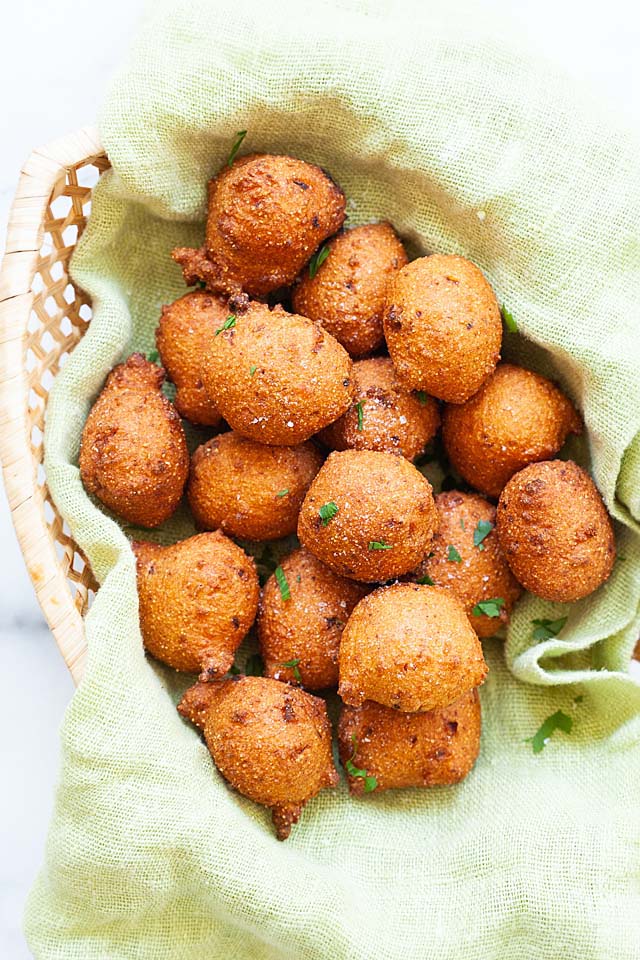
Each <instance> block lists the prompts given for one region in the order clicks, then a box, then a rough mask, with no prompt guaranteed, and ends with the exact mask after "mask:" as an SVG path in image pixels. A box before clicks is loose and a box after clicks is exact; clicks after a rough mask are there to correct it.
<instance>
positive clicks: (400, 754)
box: [338, 690, 481, 796]
mask: <svg viewBox="0 0 640 960" xmlns="http://www.w3.org/2000/svg"><path fill="white" fill-rule="evenodd" d="M480 729H481V712H480V697H479V696H478V691H477V690H469V691H468V692H467V693H463V694H462V696H461V697H458V699H457V700H454V702H453V703H451V704H449V705H448V706H446V707H441V708H440V709H438V710H430V711H427V712H426V713H399V712H398V711H397V710H391V709H390V708H389V707H383V706H381V705H380V704H379V703H374V702H373V701H372V700H367V701H366V703H363V704H362V706H361V707H348V706H343V708H342V712H341V714H340V721H339V723H338V744H339V747H340V760H341V762H342V765H343V766H344V767H347V780H348V783H349V792H350V793H351V794H353V795H355V796H362V795H363V794H364V793H365V778H364V777H363V776H352V775H351V774H350V773H349V769H348V765H349V766H350V764H349V761H351V764H353V767H355V768H356V769H357V770H360V771H363V772H364V771H366V774H367V776H369V777H375V779H376V786H375V792H376V793H378V792H379V791H380V790H390V789H392V788H394V787H437V786H444V785H447V784H452V783H459V782H460V780H464V778H465V777H466V776H467V774H468V773H469V772H470V771H471V769H472V767H473V765H474V763H475V762H476V760H477V758H478V753H479V751H480ZM352 769H353V768H352Z"/></svg>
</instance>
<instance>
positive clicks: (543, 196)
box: [26, 0, 640, 960]
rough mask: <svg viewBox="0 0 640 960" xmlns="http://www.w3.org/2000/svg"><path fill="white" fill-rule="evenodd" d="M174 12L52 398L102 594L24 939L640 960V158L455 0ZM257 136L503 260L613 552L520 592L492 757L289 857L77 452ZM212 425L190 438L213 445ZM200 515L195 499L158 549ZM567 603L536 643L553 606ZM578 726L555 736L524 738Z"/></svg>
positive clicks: (162, 6)
mask: <svg viewBox="0 0 640 960" xmlns="http://www.w3.org/2000/svg"><path fill="white" fill-rule="evenodd" d="M441 6H442V5H438V6H437V7H436V6H435V5H433V4H430V3H424V4H413V3H407V4H404V5H397V4H391V3H386V2H385V3H380V4H376V5H373V4H366V3H358V2H351V3H349V2H347V0H343V2H334V3H331V4H329V3H325V2H323V0H315V2H310V0H299V2H297V3H295V4H294V3H292V2H290V0H281V2H280V3H278V4H275V5H268V6H267V5H263V6H262V7H261V8H258V7H257V6H256V4H255V3H254V2H249V0H234V3H233V4H232V5H231V6H229V5H226V4H223V3H221V2H219V0H214V2H206V3H205V2H200V3H197V2H190V3H186V2H177V3H175V2H173V3H168V2H167V0H161V2H158V3H156V4H154V5H153V7H152V8H151V9H150V10H149V11H148V13H147V15H146V17H145V20H144V22H143V24H142V27H141V31H140V35H139V37H138V39H137V40H136V42H135V44H134V46H133V49H132V52H131V54H130V56H129V58H128V59H127V61H126V63H125V64H124V66H123V67H122V69H121V70H120V72H119V74H118V76H117V77H116V78H115V80H114V82H113V84H112V86H111V88H110V90H109V93H108V97H107V101H106V104H105V108H104V111H103V115H102V136H103V139H104V144H105V146H106V149H107V151H108V154H109V156H110V159H111V161H112V164H113V169H112V170H111V171H110V172H108V173H107V174H105V175H104V176H103V177H102V179H101V182H100V184H99V186H98V188H97V189H96V191H95V194H94V202H93V211H92V216H91V220H90V223H89V226H88V228H87V230H86V232H85V234H84V236H83V238H82V240H81V242H80V244H79V247H78V250H77V252H76V254H75V256H74V259H73V276H74V279H75V281H76V282H77V283H78V284H80V286H82V287H83V288H84V289H85V290H87V291H88V293H89V294H90V296H91V298H92V300H93V304H94V318H93V320H92V322H91V325H90V328H89V331H88V333H87V335H86V336H85V338H84V339H83V341H82V342H81V343H80V344H79V345H78V347H76V349H75V350H74V352H73V354H72V355H71V357H70V358H69V360H68V362H67V364H66V365H65V367H64V369H63V371H62V373H61V374H60V375H59V377H58V378H57V380H56V383H55V384H54V387H53V389H52V392H51V396H50V400H49V406H48V411H47V427H46V469H47V475H48V479H49V485H50V488H51V491H52V494H53V496H54V498H55V500H56V503H57V505H58V507H59V509H60V511H61V513H62V514H63V516H64V517H65V519H66V520H67V522H68V523H69V525H70V527H71V530H72V532H73V535H74V537H75V539H76V540H77V542H78V543H79V544H80V545H81V546H82V548H83V549H84V551H85V552H86V554H87V556H88V557H89V559H90V562H91V566H92V568H93V570H94V572H95V574H96V576H97V578H98V579H99V581H100V582H101V584H102V586H101V589H100V591H99V593H98V595H97V597H96V599H95V601H94V603H93V606H92V608H91V610H90V612H89V614H88V616H87V618H86V635H87V642H88V646H89V657H88V665H87V672H86V676H85V679H84V680H83V682H82V684H81V686H80V688H79V689H78V691H77V693H76V695H75V697H74V699H73V701H72V703H71V705H70V706H69V709H68V711H67V714H66V717H65V720H64V724H63V728H62V771H61V778H60V785H59V788H58V791H57V798H56V805H55V812H54V817H53V821H52V825H51V829H50V834H49V840H48V844H47V851H46V860H45V865H44V868H43V870H42V872H41V874H40V876H39V878H38V880H37V883H36V885H35V887H34V889H33V891H32V893H31V896H30V899H29V903H28V908H27V915H26V932H27V937H28V940H29V943H30V945H31V947H32V950H33V952H34V955H35V956H36V958H60V960H94V958H96V960H98V958H99V960H107V958H108V960H132V958H141V960H165V958H166V960H169V958H170V960H203V958H221V960H234V958H238V960H281V958H282V960H285V958H287V960H327V958H331V960H341V958H342V960H347V958H348V960H369V958H371V960H373V958H376V960H380V958H384V960H408V958H409V960H413V958H415V960H460V958H462V957H467V958H469V960H532V958H540V960H557V958H559V957H562V958H563V960H635V958H637V957H638V955H639V954H640V843H639V841H640V822H639V818H638V802H639V798H640V684H639V682H638V680H637V679H634V678H633V677H632V676H631V675H630V674H629V673H628V668H629V658H630V654H631V651H632V648H633V646H634V643H635V640H636V638H637V635H638V630H639V625H640V612H639V610H640V532H639V531H640V527H639V521H640V320H639V307H640V256H639V246H640V244H639V240H638V232H637V230H638V224H639V223H640V187H639V183H640V178H639V177H638V172H639V163H638V151H637V146H636V145H635V144H634V143H633V142H631V140H630V139H629V138H628V137H627V136H626V134H625V133H624V132H623V131H620V130H618V129H617V128H615V127H614V126H613V125H612V123H611V122H610V121H609V120H608V119H607V118H603V117H602V116H599V115H598V114H597V111H596V110H595V109H594V108H592V107H590V106H589V105H587V104H585V103H583V102H582V101H581V100H580V97H579V95H578V94H577V93H576V92H575V91H574V90H572V89H571V88H570V87H569V86H568V85H567V84H566V83H565V82H564V81H563V80H562V79H561V78H559V77H557V76H556V75H555V74H554V72H553V71H552V70H551V69H550V68H549V66H548V65H546V64H540V63H537V62H535V61H533V60H531V59H530V58H528V57H527V55H526V54H524V53H522V52H519V51H516V50H512V49H504V48H503V47H501V46H500V45H499V44H498V43H497V42H495V41H494V40H492V39H491V37H490V36H487V35H486V34H487V30H486V29H485V30H483V27H482V24H480V25H478V24H477V23H476V24H475V25H474V15H473V12H472V11H471V10H470V9H467V8H465V7H464V5H462V6H460V5H456V8H455V10H443V9H441ZM240 129H247V130H248V134H247V138H246V140H245V142H244V144H243V147H242V150H243V152H247V151H249V150H258V151H271V152H282V153H292V154H294V155H296V156H299V157H302V158H304V159H308V160H311V161H314V162H317V163H319V164H321V165H323V166H325V167H327V168H328V169H329V170H330V171H331V173H332V174H333V176H335V178H336V179H337V180H338V181H339V182H340V183H341V185H342V186H343V187H344V189H345V191H346V193H347V196H348V198H349V206H348V211H349V218H350V222H351V223H354V224H355V223H361V222H367V221H369V220H372V219H383V218H386V219H389V220H391V221H392V222H393V223H394V224H395V225H396V227H397V228H398V229H399V231H400V232H401V234H402V236H403V238H404V239H405V240H406V242H407V244H408V247H409V249H410V252H411V253H412V255H414V256H415V255H419V254H420V253H424V252H427V251H441V252H456V253H461V254H464V255H465V256H468V257H470V258H471V259H472V260H474V261H475V262H476V263H478V265H479V266H480V267H481V268H482V269H483V270H484V272H485V273H486V275H487V276H488V278H489V280H490V281H491V283H492V284H493V286H494V288H495V290H496V292H497V294H498V297H499V298H500V300H501V301H504V302H505V303H506V304H507V306H508V308H509V309H510V311H511V312H512V313H513V315H514V317H515V318H516V320H517V322H518V324H519V329H520V332H519V333H517V334H506V335H505V345H504V351H503V353H504V356H505V357H506V358H509V359H515V360H516V361H518V362H521V363H523V364H525V365H530V366H531V367H533V368H535V369H537V370H539V371H540V372H542V373H545V374H549V375H553V376H554V377H556V378H557V379H558V380H559V381H560V383H561V384H562V385H563V387H564V388H565V389H566V390H567V391H568V393H569V394H570V395H571V396H572V398H573V399H574V400H575V402H576V403H577V405H578V406H579V408H580V410H581V412H582V414H583V416H584V418H585V421H586V424H587V427H588V430H587V435H586V441H585V442H583V443H582V444H578V445H577V446H576V447H575V451H574V454H575V456H576V457H577V458H578V459H580V460H581V461H582V462H584V463H586V464H588V465H589V466H590V468H591V469H592V472H593V475H594V477H595V479H596V481H597V483H598V486H599V488H600V490H601V491H602V494H603V496H604V498H605V500H606V503H607V506H608V507H609V509H610V511H611V512H612V514H613V515H614V517H615V518H616V535H617V542H618V548H619V553H620V559H619V560H618V561H617V562H616V565H615V569H614V572H613V574H612V577H611V579H610V581H609V582H608V583H607V584H606V586H605V587H603V588H602V589H600V590H599V591H597V592H596V593H595V594H594V595H593V596H592V597H589V598H587V599H586V600H584V601H582V602H580V603H578V604H576V605H574V606H573V607H571V608H569V609H564V608H563V607H561V606H558V605H553V604H549V603H545V602H543V601H540V600H537V599H534V598H532V597H527V598H524V599H523V601H522V602H521V603H520V605H519V607H518V609H517V612H516V614H515V616H514V617H513V621H512V624H511V626H510V628H509V635H508V638H507V641H506V647H505V645H504V643H503V642H502V641H499V640H491V641H488V642H486V644H485V649H486V654H487V659H488V661H489V664H490V674H489V679H488V681H487V683H486V684H485V686H484V687H483V688H482V691H481V695H482V704H483V713H484V730H483V742H482V751H481V756H480V759H479V760H478V763H477V766H476V768H475V770H474V771H473V773H472V774H471V775H470V776H469V778H468V779H467V780H466V781H465V782H464V783H462V784H460V785H459V786H457V787H454V788H437V789H432V790H422V791H419V790H407V791H404V792H392V793H388V794H380V795H376V794H375V793H373V794H370V795H368V796H367V797H366V798H365V799H360V800H351V799H349V797H348V795H347V792H346V787H345V784H344V782H342V783H341V785H340V787H339V788H338V789H336V790H333V791H324V792H323V793H322V794H321V795H320V796H319V797H318V798H317V799H316V800H314V801H313V802H312V803H311V804H309V806H308V807H307V808H306V809H305V811H304V813H303V817H302V820H301V822H300V824H299V825H298V826H297V827H296V828H295V829H294V830H293V833H292V836H291V838H290V840H288V841H287V842H286V843H285V844H280V843H278V842H277V841H276V840H275V838H274V835H273V831H272V829H271V826H270V823H269V816H268V814H267V812H266V811H264V810H263V809H262V808H260V807H257V806H255V805H254V804H252V803H250V802H249V801H247V800H245V799H244V798H242V797H240V796H238V795H237V794H234V793H233V792H231V791H230V790H229V789H228V788H227V787H226V786H225V785H224V783H223V782H222V780H221V778H220V776H219V775H218V774H217V772H216V771H215V769H214V768H213V765H212V763H211V760H210V758H209V755H208V753H207V751H206V749H205V747H204V745H203V744H202V742H201V740H200V739H199V737H198V735H197V733H196V732H195V730H194V729H193V728H191V727H190V726H188V725H187V724H185V723H184V722H183V721H182V720H181V719H180V717H179V716H178V714H177V713H176V711H175V706H174V704H175V702H176V700H177V698H178V697H179V695H180V691H181V690H182V689H184V687H185V686H186V685H187V681H186V680H185V678H180V677H177V676H176V675H175V674H172V673H171V672H170V671H168V670H165V669H164V668H162V667H161V666H159V665H154V664H152V663H150V662H148V661H147V660H146V659H145V656H144V653H143V650H142V643H141V638H140V633H139V628H138V619H137V595H136V589H135V565H134V558H133V555H132V553H131V551H130V549H129V545H128V540H127V534H130V533H131V531H130V530H125V531H123V530H122V529H121V528H120V527H119V526H118V524H117V523H116V522H114V520H113V519H111V518H109V517H108V516H107V515H106V514H105V513H104V512H102V511H101V510H100V509H99V508H98V506H96V505H95V504H94V503H92V502H91V501H90V500H89V498H88V497H87V496H86V495H85V493H84V491H83V488H82V485H81V483H80V479H79V474H78V468H77V455H78V447H79V438H80V434H81V430H82V426H83V423H84V420H85V417H86V414H87V412H88V410H89V408H90V405H91V403H92V401H93V399H94V398H95V396H96V394H97V392H98V391H99V389H100V387H101V385H102V383H103V380H104V378H105V375H106V373H107V372H108V370H109V369H110V367H111V366H112V365H113V364H114V363H116V362H117V361H119V360H121V359H122V358H123V357H125V356H126V355H127V354H128V353H129V352H130V351H131V350H132V349H134V348H136V349H142V350H149V349H151V348H152V347H153V332H154V328H155V326H156V323H157V320H158V315H159V310H160V306H161V304H162V303H164V302H169V301H170V300H171V299H173V298H175V297H176V296H178V295H180V293H181V292H183V291H184V286H183V283H182V280H181V277H180V272H179V270H178V268H177V267H176V266H175V265H174V264H173V263H172V262H171V260H170V257H169V252H170V250H171V248H172V247H173V246H175V245H182V244H199V243H200V242H201V237H202V232H203V217H204V210H205V187H206V181H207V178H208V177H209V176H210V175H211V174H213V173H214V172H215V171H216V170H218V169H219V168H220V166H221V165H222V164H223V163H224V161H225V158H226V156H227V154H228V151H229V149H230V146H231V144H232V142H233V140H234V136H235V133H236V131H238V130H240ZM203 436H206V433H204V432H202V431H197V430H194V431H193V432H192V436H191V442H192V443H195V442H197V441H198V438H201V437H203ZM192 530H193V527H192V526H191V522H190V520H189V517H188V515H187V512H186V510H184V509H181V510H180V511H179V512H178V514H177V515H176V516H175V517H174V518H172V520H171V521H169V523H167V525H166V526H165V528H163V529H162V530H161V531H159V532H157V533H155V534H153V535H152V536H154V537H156V538H160V539H162V540H164V541H166V542H169V541H172V540H174V539H176V538H177V537H179V536H185V535H188V534H189V533H190V532H191V531H192ZM567 613H568V615H569V619H568V622H567V625H566V627H565V629H564V630H563V631H562V633H561V635H560V636H559V637H557V638H552V639H549V640H547V641H544V642H542V643H535V642H534V641H533V639H532V630H533V628H532V624H531V620H532V619H533V618H536V617H538V618H539V617H549V618H551V619H556V618H557V617H559V616H564V615H566V614H567ZM556 710H563V711H564V712H565V713H567V714H568V715H570V716H571V717H572V718H573V730H572V732H571V734H570V735H566V734H563V733H560V732H558V733H556V734H555V735H554V737H553V738H552V740H551V741H550V743H549V744H548V745H547V747H546V748H545V749H544V750H543V751H542V753H540V754H537V755H534V753H533V751H532V748H531V744H530V743H528V742H526V740H527V738H530V737H531V736H532V735H533V734H534V733H535V731H536V729H537V728H538V727H539V725H540V724H541V723H542V721H543V720H544V719H545V718H546V717H547V716H549V715H550V714H552V713H554V712H555V711H556Z"/></svg>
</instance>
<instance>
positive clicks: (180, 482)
mask: <svg viewBox="0 0 640 960" xmlns="http://www.w3.org/2000/svg"><path fill="white" fill-rule="evenodd" d="M163 381H164V370H162V369H161V368H160V367H157V366H156V365H155V364H154V363H150V362H149V361H148V360H147V359H146V358H145V357H144V356H143V355H142V354H141V353H132V354H131V356H130V357H129V359H128V360H127V361H126V363H120V364H118V366H117V367H114V368H113V370H112V371H111V373H110V374H109V376H108V377H107V381H106V383H105V385H104V387H103V388H102V392H101V393H100V396H99V397H98V399H97V400H96V402H95V403H94V405H93V407H92V408H91V411H90V413H89V416H88V417H87V421H86V423H85V425H84V429H83V431H82V441H81V444H80V476H81V478H82V482H83V484H84V486H85V488H86V489H87V490H88V492H89V493H92V494H93V495H94V496H96V497H97V498H98V499H99V500H101V501H102V503H104V504H105V506H107V507H108V508H109V509H110V510H113V512H114V513H115V514H117V515H118V516H119V517H121V518H122V519H123V520H127V521H128V522H129V523H133V524H136V525H137V526H140V527H157V526H158V525H159V524H161V523H163V522H164V521H165V520H166V519H167V518H168V517H170V516H171V514H172V513H173V511H174V510H175V509H176V507H177V506H178V503H179V502H180V498H181V496H182V491H183V488H184V485H185V482H186V479H187V474H188V472H189V453H188V451H187V442H186V440H185V436H184V430H183V428H182V424H181V422H180V417H179V416H178V414H177V413H176V411H175V408H174V407H173V405H172V404H171V403H170V402H169V401H168V400H167V398H166V397H165V396H164V395H163V394H162V383H163Z"/></svg>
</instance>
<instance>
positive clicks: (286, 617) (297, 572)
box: [258, 548, 367, 690]
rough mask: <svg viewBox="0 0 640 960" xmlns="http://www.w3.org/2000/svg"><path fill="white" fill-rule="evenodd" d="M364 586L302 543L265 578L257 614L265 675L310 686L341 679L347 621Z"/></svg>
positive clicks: (331, 684)
mask: <svg viewBox="0 0 640 960" xmlns="http://www.w3.org/2000/svg"><path fill="white" fill-rule="evenodd" d="M366 592H367V589H366V587H363V586H361V585H360V584H358V583H354V582H353V580H347V579H345V578H344V577H337V576H336V575H335V573H332V572H331V570H329V568H328V567H326V566H325V565H324V564H323V563H320V561H319V560H317V559H316V557H314V556H313V554H312V553H309V551H308V550H305V549H304V548H303V549H301V550H296V551H295V553H292V554H290V555H289V556H288V557H287V558H286V559H285V560H283V561H282V564H281V565H280V568H279V572H278V574H277V575H276V574H274V575H273V576H271V577H270V578H269V580H267V583H266V584H265V587H264V590H263V591H262V598H261V600H260V610H259V613H258V639H259V641H260V652H261V653H262V659H263V661H264V668H265V676H267V677H273V678H274V679H275V680H286V681H288V682H289V683H299V684H301V685H302V686H303V687H305V688H306V689H307V690H322V689H324V688H326V687H335V686H337V684H338V650H339V649H340V637H341V635H342V631H343V629H344V625H345V623H346V622H347V620H348V619H349V616H350V614H351V611H352V610H353V608H354V607H355V605H356V603H357V602H358V601H359V600H361V599H362V598H363V597H364V595H365V594H366Z"/></svg>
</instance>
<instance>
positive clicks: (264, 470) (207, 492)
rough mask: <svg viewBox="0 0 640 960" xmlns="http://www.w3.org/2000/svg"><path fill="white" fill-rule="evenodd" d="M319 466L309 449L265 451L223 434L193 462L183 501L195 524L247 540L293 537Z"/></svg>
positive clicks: (303, 446)
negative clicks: (186, 501)
mask: <svg viewBox="0 0 640 960" xmlns="http://www.w3.org/2000/svg"><path fill="white" fill-rule="evenodd" d="M321 466H322V454H321V453H320V451H319V450H318V449H317V448H316V447H314V445H313V444H312V443H301V444H299V445H298V446H296V447H267V446H265V445H264V444H262V443H255V441H253V440H247V439H246V438H245V437H241V436H239V435H238V434H237V433H234V432H233V431H230V432H229V433H221V434H219V435H218V436H217V437H213V439H211V440H207V442H206V443H203V444H202V446H200V447H198V449H197V450H196V451H195V453H194V454H193V456H192V458H191V472H190V474H189V485H188V487H187V496H188V498H189V505H190V507H191V510H192V512H193V515H194V517H195V520H196V523H197V524H198V526H199V527H201V528H202V529H204V530H217V529H218V528H220V529H221V530H224V532H225V533H228V534H229V535H230V536H232V537H241V538H244V539H246V540H277V539H279V538H280V537H287V536H288V535H289V534H290V533H295V531H296V526H297V524H298V514H299V513H300V507H301V505H302V501H303V500H304V497H305V494H306V492H307V490H308V489H309V485H310V483H311V481H312V480H313V478H314V477H315V475H316V474H317V472H318V470H319V469H320V467H321Z"/></svg>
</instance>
